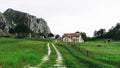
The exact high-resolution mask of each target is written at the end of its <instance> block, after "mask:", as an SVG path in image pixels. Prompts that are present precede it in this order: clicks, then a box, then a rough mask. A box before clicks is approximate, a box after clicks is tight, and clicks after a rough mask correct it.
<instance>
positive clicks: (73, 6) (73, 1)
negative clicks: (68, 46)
mask: <svg viewBox="0 0 120 68" xmlns="http://www.w3.org/2000/svg"><path fill="white" fill-rule="evenodd" d="M8 8H12V9H15V10H19V11H23V12H27V13H29V14H32V15H35V16H37V17H38V18H43V19H45V20H46V22H47V24H48V26H49V27H50V29H51V32H52V33H54V34H60V35H62V34H63V33H73V32H76V31H80V32H85V33H86V34H87V36H93V32H94V31H95V30H99V29H101V28H105V29H106V30H108V29H110V28H111V27H112V26H115V25H116V23H118V22H120V0H0V12H4V11H5V10H7V9H8Z"/></svg>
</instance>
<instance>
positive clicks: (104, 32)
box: [94, 29, 106, 39]
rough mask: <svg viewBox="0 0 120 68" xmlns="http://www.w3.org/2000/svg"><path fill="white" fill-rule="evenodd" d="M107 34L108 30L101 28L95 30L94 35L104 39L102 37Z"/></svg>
mask: <svg viewBox="0 0 120 68" xmlns="http://www.w3.org/2000/svg"><path fill="white" fill-rule="evenodd" d="M105 34H106V30H105V29H100V30H98V31H95V32H94V37H95V38H97V39H102V38H105Z"/></svg>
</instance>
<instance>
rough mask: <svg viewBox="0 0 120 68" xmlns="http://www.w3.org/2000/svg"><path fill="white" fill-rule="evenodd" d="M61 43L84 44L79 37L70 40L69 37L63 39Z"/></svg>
mask: <svg viewBox="0 0 120 68" xmlns="http://www.w3.org/2000/svg"><path fill="white" fill-rule="evenodd" d="M63 41H64V42H84V40H83V39H82V37H81V36H79V37H73V38H72V39H71V38H69V37H64V38H63Z"/></svg>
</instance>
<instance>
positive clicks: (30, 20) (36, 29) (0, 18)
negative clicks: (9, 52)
mask: <svg viewBox="0 0 120 68" xmlns="http://www.w3.org/2000/svg"><path fill="white" fill-rule="evenodd" d="M17 25H26V26H28V27H29V28H30V29H31V30H32V32H33V33H45V34H49V33H50V32H51V31H50V28H49V26H48V25H47V22H46V21H45V20H44V19H43V18H37V17H36V16H33V15H30V14H28V13H25V12H21V11H17V10H13V9H7V10H6V11H5V12H4V13H0V34H1V35H5V34H9V30H10V29H11V28H15V26H17Z"/></svg>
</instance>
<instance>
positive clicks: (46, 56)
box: [24, 43, 51, 68]
mask: <svg viewBox="0 0 120 68" xmlns="http://www.w3.org/2000/svg"><path fill="white" fill-rule="evenodd" d="M47 46H48V54H47V55H45V56H44V57H43V58H42V59H41V60H42V61H41V63H40V64H38V65H37V66H34V67H32V66H29V65H28V66H25V67H24V68H40V67H41V65H42V64H43V63H45V62H46V61H48V60H49V56H50V54H51V49H50V45H49V43H48V44H47Z"/></svg>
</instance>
